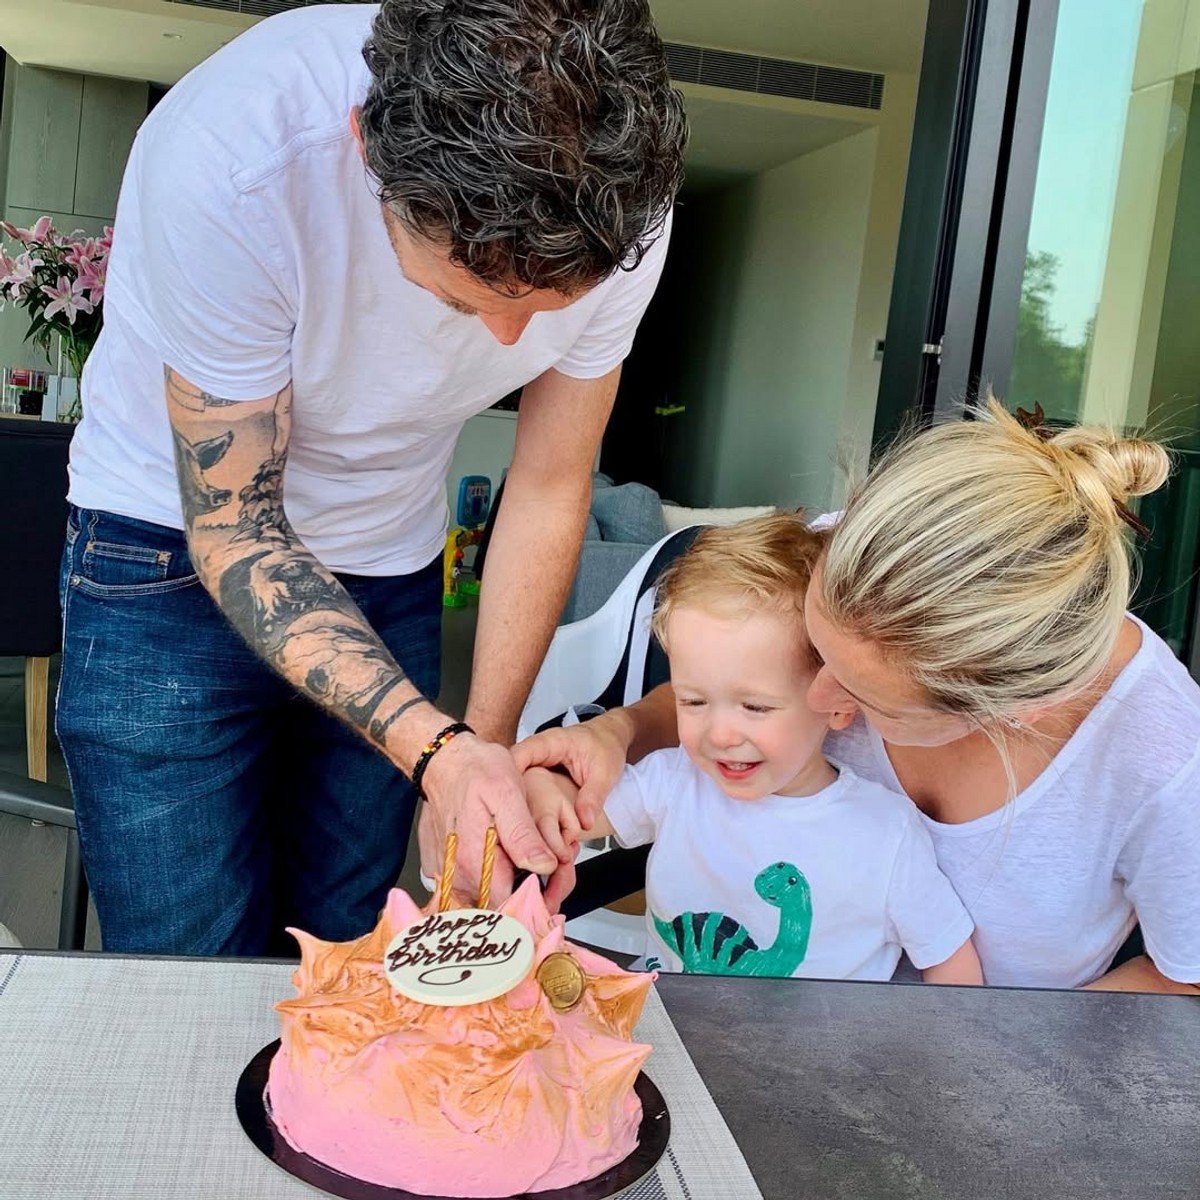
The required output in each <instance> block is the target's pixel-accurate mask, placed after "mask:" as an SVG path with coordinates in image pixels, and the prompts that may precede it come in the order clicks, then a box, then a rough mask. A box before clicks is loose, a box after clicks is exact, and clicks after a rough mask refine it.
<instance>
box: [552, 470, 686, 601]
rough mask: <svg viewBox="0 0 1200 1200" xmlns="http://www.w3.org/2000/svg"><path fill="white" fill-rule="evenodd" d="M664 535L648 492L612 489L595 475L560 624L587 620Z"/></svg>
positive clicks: (640, 487)
mask: <svg viewBox="0 0 1200 1200" xmlns="http://www.w3.org/2000/svg"><path fill="white" fill-rule="evenodd" d="M666 532H667V530H666V526H665V525H664V523H663V509H662V500H661V498H660V497H659V494H658V493H657V492H656V491H655V490H654V489H653V488H650V487H647V486H646V485H645V484H643V483H622V484H616V485H614V484H613V481H612V480H611V479H609V478H608V476H607V475H596V476H595V478H594V479H593V480H592V504H591V510H590V512H589V513H588V523H587V529H586V530H585V531H584V535H583V550H582V552H581V553H580V556H579V570H578V571H577V572H576V574H575V582H574V584H573V585H572V587H571V593H570V595H569V596H568V597H567V603H566V607H565V608H564V609H563V614H562V617H561V618H560V622H559V623H560V624H562V625H567V624H570V622H572V621H581V620H583V618H584V617H587V616H591V614H592V613H594V612H595V611H596V610H597V609H598V608H600V606H601V605H602V604H603V603H604V602H605V600H607V599H608V598H609V596H611V595H612V593H613V591H614V590H615V589H616V586H617V584H619V583H620V582H621V580H622V579H624V578H625V576H626V575H627V574H628V573H629V572H630V570H632V569H633V566H634V565H635V564H636V563H637V561H638V559H639V558H641V557H642V555H643V554H645V552H646V551H647V550H648V549H649V548H650V547H651V546H653V545H654V543H655V542H657V541H658V540H659V538H661V537H662V536H663V535H664V534H665V533H666Z"/></svg>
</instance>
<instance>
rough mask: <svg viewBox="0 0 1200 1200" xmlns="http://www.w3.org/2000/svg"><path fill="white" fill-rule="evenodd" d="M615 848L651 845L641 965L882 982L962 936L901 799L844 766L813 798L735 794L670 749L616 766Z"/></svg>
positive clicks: (610, 803)
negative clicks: (903, 956) (901, 963)
mask: <svg viewBox="0 0 1200 1200" xmlns="http://www.w3.org/2000/svg"><path fill="white" fill-rule="evenodd" d="M604 812H605V815H606V816H607V817H608V819H609V821H610V823H611V824H612V826H613V829H614V831H615V833H616V837H617V840H618V841H619V842H620V843H621V845H623V846H626V847H630V846H640V845H644V844H645V843H646V842H651V841H652V842H653V843H654V846H653V849H652V850H651V851H650V860H649V863H648V864H647V868H646V901H647V907H646V923H647V927H648V932H649V942H648V948H647V958H648V959H650V960H657V962H656V963H653V965H658V966H661V967H662V968H663V969H666V970H673V971H678V970H686V971H694V972H697V973H709V974H728V975H771V976H789V975H797V976H808V977H813V978H823V979H890V978H891V976H892V973H893V971H894V970H895V968H896V963H897V962H898V960H899V958H900V952H901V950H902V949H903V950H904V951H906V952H907V953H908V956H909V958H911V959H912V961H913V962H914V963H915V964H916V965H917V966H918V967H922V968H923V967H929V966H933V965H934V964H936V963H940V962H944V961H945V960H946V959H947V958H949V957H950V955H951V954H953V953H954V951H955V950H957V949H958V948H959V947H960V946H961V945H962V944H963V943H964V942H965V941H966V940H967V938H968V937H970V936H971V919H970V917H969V916H968V915H967V912H966V909H965V908H964V907H963V905H962V903H961V901H960V900H959V898H958V896H957V895H956V894H955V892H954V888H953V887H952V886H951V884H950V882H949V880H947V878H946V877H945V875H943V874H942V872H941V871H940V870H939V869H938V866H937V861H936V859H935V857H934V853H933V844H932V842H931V841H930V838H929V834H928V832H927V831H926V830H925V829H924V828H923V826H922V823H921V821H920V819H919V817H918V815H917V813H916V811H915V809H914V808H913V806H912V804H911V803H910V802H909V801H908V800H906V799H905V798H904V797H902V796H898V795H896V794H895V793H894V792H889V791H888V790H887V789H886V788H882V787H879V786H878V785H876V784H872V783H868V782H867V781H866V780H863V779H860V778H858V776H856V775H855V774H854V773H853V772H852V771H849V770H842V771H841V773H840V775H839V777H838V779H837V781H836V782H834V783H833V784H831V785H830V786H829V787H827V788H825V789H824V790H823V791H820V792H818V793H817V794H816V795H813V796H768V797H766V798H765V799H762V800H757V801H745V800H733V799H731V798H730V797H729V796H727V795H726V794H725V793H724V792H723V791H722V790H721V788H720V787H719V786H718V785H717V784H716V782H715V781H713V780H712V779H710V778H709V777H708V776H707V775H705V774H704V773H703V772H702V771H700V770H698V769H697V768H696V767H695V766H694V765H693V763H692V762H691V760H690V759H689V758H688V757H687V755H686V754H685V753H684V751H683V750H682V749H681V748H679V747H675V748H672V749H669V750H659V751H657V752H656V753H654V754H650V755H648V756H647V757H646V758H644V759H643V760H642V761H641V762H639V763H637V764H635V765H634V766H630V767H627V768H626V769H625V772H624V774H623V775H622V777H621V779H620V781H619V782H618V784H617V786H616V788H614V790H613V791H612V793H611V794H610V795H609V797H608V799H607V801H606V802H605V805H604Z"/></svg>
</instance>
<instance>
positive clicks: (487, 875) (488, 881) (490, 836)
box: [475, 825, 496, 908]
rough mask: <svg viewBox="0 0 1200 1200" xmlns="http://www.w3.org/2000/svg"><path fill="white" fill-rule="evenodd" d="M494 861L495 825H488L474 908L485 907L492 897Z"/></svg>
mask: <svg viewBox="0 0 1200 1200" xmlns="http://www.w3.org/2000/svg"><path fill="white" fill-rule="evenodd" d="M495 863H496V827H495V825H489V826H488V831H487V835H486V837H485V838H484V841H483V869H482V870H481V871H480V872H479V903H478V904H476V906H475V907H476V908H487V906H488V901H489V900H490V899H491V898H492V869H493V867H494V866H495Z"/></svg>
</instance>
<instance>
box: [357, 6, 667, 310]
mask: <svg viewBox="0 0 1200 1200" xmlns="http://www.w3.org/2000/svg"><path fill="white" fill-rule="evenodd" d="M363 55H364V57H365V58H366V60H367V65H368V66H369V67H370V70H371V75H372V83H371V86H370V90H369V91H368V93H367V98H366V100H365V102H364V103H363V107H362V112H361V115H360V127H361V129H362V136H363V145H364V148H365V152H366V163H367V167H368V169H369V170H370V172H371V174H372V175H374V177H375V179H376V181H377V185H378V192H379V197H380V199H381V200H382V201H383V202H384V203H385V204H387V205H388V206H389V207H390V208H391V209H392V211H393V212H394V213H395V214H396V215H397V216H398V217H399V218H400V219H401V220H402V221H403V222H404V224H405V225H406V226H407V227H408V228H409V229H411V230H412V231H414V232H415V233H417V234H419V235H420V236H422V237H425V238H427V239H430V240H432V241H434V242H435V243H437V244H439V245H441V246H444V247H447V248H448V249H449V251H450V259H451V261H452V262H455V263H457V264H458V265H460V266H463V267H465V268H466V269H467V270H469V271H470V272H471V273H472V274H473V275H474V276H475V277H476V278H478V279H480V280H482V281H483V282H485V283H487V284H489V285H490V286H492V287H495V288H497V289H500V290H505V291H510V292H516V291H524V290H526V289H528V288H548V289H553V290H555V291H558V292H560V293H561V294H563V295H568V296H569V295H573V294H575V293H577V292H579V291H580V290H582V289H585V288H588V287H591V286H592V285H594V284H596V283H598V282H599V281H600V280H602V279H605V278H606V277H607V276H609V275H611V274H612V273H613V272H614V271H616V270H619V269H630V268H632V267H634V266H636V265H637V263H638V262H640V261H641V258H642V255H643V254H644V253H645V251H646V249H647V247H648V246H649V245H650V244H651V243H652V242H653V241H654V239H655V238H656V237H657V236H658V235H659V234H660V233H661V231H662V227H663V222H664V221H665V220H666V217H667V215H668V213H669V212H670V208H671V204H672V202H673V200H674V198H675V193H676V192H677V191H678V189H679V184H680V182H681V180H682V176H683V151H684V147H685V145H686V142H687V122H686V119H685V117H684V112H683V100H682V97H681V96H680V95H679V93H678V92H677V91H675V90H674V89H672V87H671V84H670V80H669V77H668V74H667V66H666V61H665V58H664V55H663V47H662V42H661V41H660V40H659V37H658V34H657V32H656V31H655V28H654V23H653V20H652V19H651V17H650V10H649V7H648V5H647V3H646V0H383V3H382V5H381V6H380V9H379V13H378V15H377V16H376V18H375V22H374V25H373V26H372V29H371V36H370V38H369V39H368V41H367V44H366V46H365V47H364V48H363Z"/></svg>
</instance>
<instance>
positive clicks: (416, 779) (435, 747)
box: [411, 721, 475, 800]
mask: <svg viewBox="0 0 1200 1200" xmlns="http://www.w3.org/2000/svg"><path fill="white" fill-rule="evenodd" d="M474 732H475V730H473V729H472V728H471V727H470V725H468V724H467V723H466V721H455V722H454V724H453V725H447V726H446V728H445V729H443V730H442V731H441V733H439V734H438V735H437V736H436V737H434V738H432V739H431V740H430V741H429V742H427V743H426V745H425V749H424V750H422V751H421V753H420V754H419V755H418V756H417V762H416V765H415V766H414V767H413V769H412V777H411V778H412V785H413V787H414V788H415V789H416V793H417V796H418V797H420V798H421V799H422V800H423V799H424V798H425V793H424V791H423V790H422V788H421V780H422V779H424V778H425V770H426V768H427V767H428V766H429V764H430V762H431V761H432V759H433V756H434V755H435V754H436V753H437V752H438V751H439V750H440V749H441V748H442V747H443V746H444V745H446V743H447V742H452V741H454V739H455V738H456V737H458V735H459V734H460V733H474Z"/></svg>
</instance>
